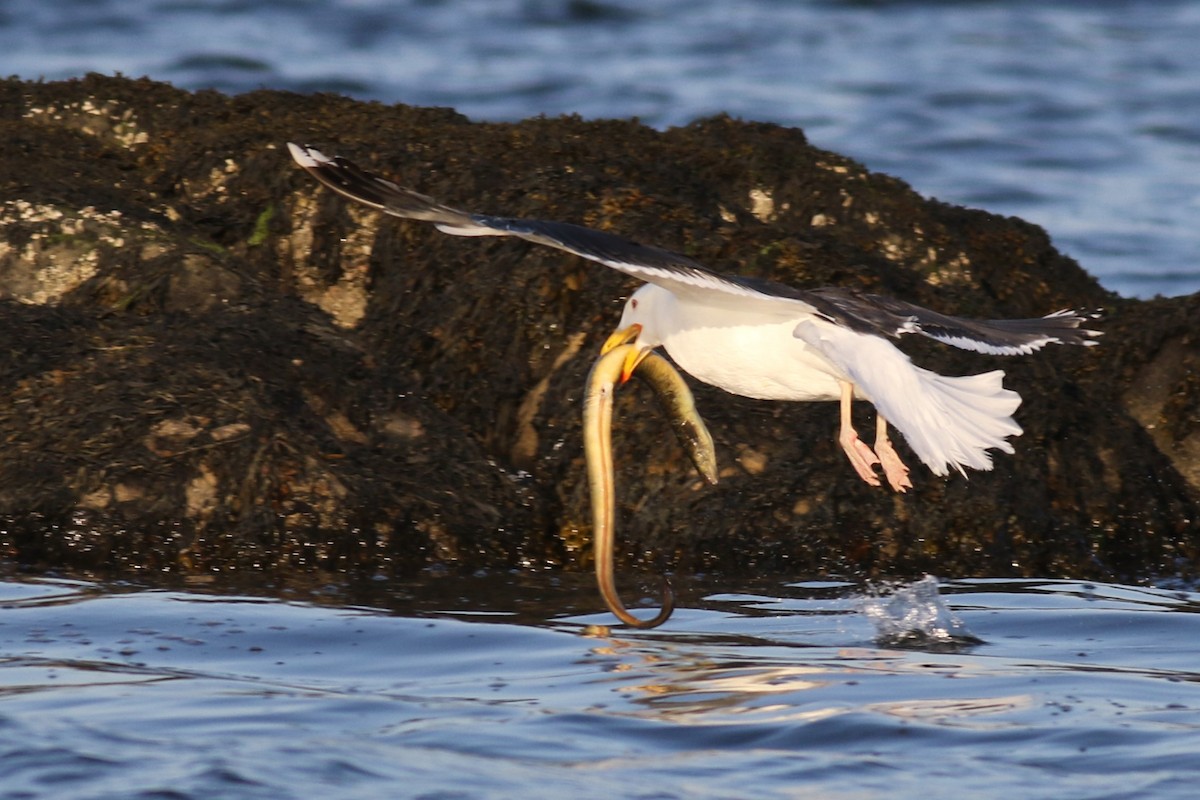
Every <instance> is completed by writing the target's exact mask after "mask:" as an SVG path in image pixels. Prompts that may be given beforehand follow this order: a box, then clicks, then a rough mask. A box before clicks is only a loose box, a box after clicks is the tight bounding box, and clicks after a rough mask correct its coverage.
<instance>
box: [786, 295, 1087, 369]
mask: <svg viewBox="0 0 1200 800" xmlns="http://www.w3.org/2000/svg"><path fill="white" fill-rule="evenodd" d="M808 294H809V295H811V296H812V298H813V299H812V300H811V302H812V304H813V305H814V306H815V307H816V308H817V310H818V311H819V312H821V313H822V314H824V315H826V316H828V317H830V318H832V319H834V320H835V321H837V322H838V323H840V324H842V325H846V326H847V327H849V328H852V329H854V330H857V331H860V332H862V333H875V334H886V335H888V336H901V335H903V334H906V333H919V334H921V335H922V336H928V337H929V338H930V339H935V340H937V341H939V342H943V343H944V344H949V345H953V346H954V347H961V348H962V349H964V350H973V351H975V352H977V353H988V354H991V355H1005V356H1010V355H1023V354H1026V353H1032V352H1033V351H1035V350H1039V349H1041V348H1042V347H1045V346H1046V345H1048V344H1074V345H1094V344H1096V343H1097V342H1096V337H1097V336H1100V335H1101V332H1100V331H1095V330H1090V329H1088V328H1081V327H1080V326H1081V325H1082V324H1083V323H1085V322H1087V321H1088V320H1090V319H1096V318H1098V317H1099V316H1100V315H1099V314H1098V313H1096V312H1077V311H1071V310H1063V311H1056V312H1054V313H1053V314H1047V315H1046V316H1044V317H1035V318H1032V319H987V320H982V319H965V318H963V317H953V316H950V315H949V314H940V313H938V312H937V311H931V310H929V309H927V308H922V307H921V306H918V305H913V304H912V303H906V302H904V301H903V300H896V299H894V298H891V297H884V296H883V295H877V294H864V293H860V292H853V291H850V290H847V289H838V288H825V289H814V290H812V291H810V292H808Z"/></svg>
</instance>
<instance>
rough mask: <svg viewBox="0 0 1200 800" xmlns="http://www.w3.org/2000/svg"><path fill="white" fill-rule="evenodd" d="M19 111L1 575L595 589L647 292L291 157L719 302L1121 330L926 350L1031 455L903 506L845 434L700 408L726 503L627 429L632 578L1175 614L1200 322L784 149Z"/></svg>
mask: <svg viewBox="0 0 1200 800" xmlns="http://www.w3.org/2000/svg"><path fill="white" fill-rule="evenodd" d="M0 107H2V108H3V109H5V113H4V115H3V118H2V119H0V126H3V137H4V139H3V140H4V141H5V142H6V143H7V147H6V151H5V157H4V158H3V159H2V160H0V221H2V222H3V231H2V233H0V307H2V308H3V312H4V313H3V314H2V315H0V328H2V332H0V336H2V337H3V338H2V341H3V342H4V343H5V347H4V349H3V351H2V354H0V377H2V379H3V382H4V386H5V387H6V388H7V391H6V392H5V394H4V397H3V398H2V399H0V437H2V438H3V442H4V447H3V450H2V451H0V520H2V521H3V525H2V526H0V555H2V556H4V557H7V558H8V559H10V560H13V561H16V562H19V563H22V564H25V565H28V566H30V567H31V568H47V567H56V568H63V567H66V568H71V569H84V570H95V571H102V572H105V573H108V574H113V573H116V574H136V573H143V574H145V573H151V572H163V571H170V572H185V573H194V572H200V571H203V572H213V571H223V572H229V571H238V570H242V571H249V570H253V571H256V572H262V573H270V574H280V575H286V574H294V573H296V572H303V573H306V574H307V573H323V572H331V573H338V574H349V575H353V574H366V575H378V574H382V575H403V574H407V573H411V572H412V571H414V570H417V569H420V568H422V567H427V566H430V565H434V564H444V565H448V566H451V567H454V568H462V569H476V568H479V567H488V568H513V567H518V568H526V569H541V568H544V567H547V566H553V567H557V566H562V567H567V568H581V567H586V566H587V560H588V543H589V533H588V526H587V522H586V521H587V520H588V519H589V513H588V506H587V502H588V499H587V492H586V486H585V483H584V481H585V476H584V469H583V462H582V446H581V442H580V435H579V434H580V411H581V409H580V406H579V403H580V397H581V394H582V387H583V383H584V378H585V376H586V374H587V371H588V368H589V367H590V364H591V362H592V360H593V358H594V357H595V355H596V352H597V348H598V346H599V344H600V342H602V341H603V339H604V337H605V336H606V335H607V333H609V332H610V331H611V329H612V328H613V326H614V325H615V323H616V321H617V319H618V317H619V314H620V308H621V301H622V298H623V297H624V296H626V295H627V294H628V292H629V291H630V290H631V289H632V288H633V286H634V284H633V283H632V282H631V281H629V280H628V279H626V278H624V277H623V276H621V275H620V274H617V273H615V272H613V271H611V270H606V269H603V268H601V267H598V266H595V265H591V264H587V263H585V262H582V261H581V260H579V259H575V258H573V257H568V256H565V255H564V254H562V253H559V252H556V251H552V250H548V249H545V248H538V247H536V246H533V245H529V244H527V243H524V242H520V241H516V240H477V239H462V238H454V237H447V236H444V235H442V234H439V233H438V232H436V231H435V230H432V229H430V228H428V227H426V226H422V225H419V224H415V223H405V222H400V221H396V220H392V219H390V218H384V217H381V216H380V215H377V214H375V213H373V212H370V211H369V210H367V209H364V208H361V207H357V206H353V205H350V204H348V203H346V202H344V201H342V200H341V199H339V198H337V197H335V196H333V195H332V193H330V192H328V191H326V190H324V189H322V188H320V187H319V186H317V185H316V183H315V182H314V181H312V180H311V179H310V178H309V177H308V176H307V175H306V174H305V173H304V172H303V171H301V170H299V169H297V168H295V167H294V166H293V165H292V163H291V161H290V159H289V158H288V156H287V153H286V149H284V147H283V145H284V143H285V142H286V141H288V140H300V141H305V142H310V143H312V144H314V145H317V146H319V147H321V148H322V149H325V150H326V151H328V152H337V153H341V154H344V155H347V156H351V157H353V158H355V159H356V160H358V161H359V162H360V163H362V164H364V165H367V166H370V167H372V168H374V169H378V170H380V171H383V172H385V173H388V174H392V175H394V176H396V178H397V180H398V181H400V182H402V183H404V184H406V185H409V186H412V187H413V188H415V189H417V190H418V191H422V192H426V193H428V194H431V195H433V196H435V197H438V198H439V199H443V200H445V201H446V202H448V203H451V204H457V205H460V206H462V207H465V208H469V209H475V210H480V211H492V212H497V213H507V214H513V215H522V216H540V217H546V218H551V219H562V220H569V221H575V222H580V223H583V224H586V225H590V226H593V227H597V228H601V229H606V230H612V231H616V232H619V233H621V234H623V235H625V236H628V237H629V238H633V239H638V240H642V241H646V242H652V243H657V244H660V245H662V246H666V247H670V248H672V249H676V250H680V251H682V252H685V253H687V254H689V255H691V256H693V257H695V258H697V259H698V260H700V261H702V262H704V263H707V264H709V265H711V266H713V267H714V268H717V269H721V270H728V271H736V272H741V273H743V274H753V275H761V276H769V277H772V278H775V279H778V280H782V281H785V282H790V283H794V284H796V285H810V286H811V285H822V284H830V283H836V284H841V285H848V286H856V287H860V288H863V289H868V290H872V291H880V292H884V293H888V294H894V295H897V296H900V297H903V298H905V299H907V300H911V301H914V302H918V303H921V304H924V305H928V306H930V307H933V308H937V309H939V310H943V311H946V312H950V313H955V314H963V315H970V316H980V317H1002V316H1035V315H1040V314H1044V313H1046V312H1048V311H1053V310H1056V309H1059V308H1063V307H1067V306H1074V307H1097V308H1103V309H1104V310H1105V311H1106V312H1107V315H1108V316H1107V318H1106V319H1105V321H1104V322H1103V327H1104V329H1105V330H1106V331H1107V336H1106V337H1105V338H1104V339H1103V340H1102V346H1100V347H1097V348H1087V349H1083V348H1072V349H1066V348H1049V349H1048V350H1047V351H1045V352H1043V353H1039V354H1037V355H1035V356H1032V357H1028V358H1022V359H1014V360H999V359H991V358H987V357H983V356H978V355H974V354H971V353H963V352H958V351H952V350H950V349H948V348H944V347H937V346H925V345H922V344H921V343H917V342H913V343H908V342H906V343H905V346H906V348H907V349H909V351H910V352H912V353H913V354H914V358H915V359H916V360H917V361H918V362H920V363H922V364H923V365H925V366H928V367H930V368H932V369H937V370H939V371H948V372H952V373H954V372H957V373H960V374H966V373H971V372H979V371H984V370H988V369H993V368H996V367H997V366H1001V367H1003V368H1004V369H1006V370H1007V371H1008V378H1007V379H1006V384H1007V385H1008V386H1010V387H1011V388H1013V389H1016V390H1017V391H1018V392H1020V393H1021V394H1022V395H1023V397H1024V398H1025V403H1024V405H1023V406H1022V408H1021V409H1020V411H1019V412H1018V420H1019V421H1020V423H1021V424H1022V425H1023V426H1024V428H1025V434H1024V435H1023V436H1022V437H1020V438H1019V439H1017V440H1016V441H1015V445H1016V448H1017V452H1016V455H1014V456H1007V455H1003V454H998V455H997V457H996V464H997V466H996V469H995V470H994V471H992V472H990V473H972V474H971V476H970V479H969V480H965V479H963V478H962V477H961V476H954V477H951V478H950V479H940V478H936V477H935V476H933V475H932V474H930V473H929V472H928V471H927V470H926V469H924V467H922V466H920V465H918V464H917V463H915V459H914V458H913V457H912V456H911V454H909V461H910V464H912V465H913V466H914V472H913V477H914V483H915V484H916V489H915V490H914V491H913V492H910V493H909V494H908V495H905V496H897V495H894V494H892V493H889V492H887V491H883V490H879V489H872V488H871V487H868V486H866V485H865V484H863V483H861V481H859V480H858V478H857V477H856V476H855V474H854V472H853V470H851V469H850V468H849V467H848V466H847V465H846V464H845V463H844V459H843V457H842V456H841V454H840V453H839V452H838V450H837V448H836V445H835V443H834V438H833V432H834V429H835V426H836V417H837V414H836V407H835V406H834V405H832V404H808V405H800V404H794V405H785V404H778V403H762V402H755V401H751V400H746V399H742V398H736V397H732V396H729V395H726V394H723V393H721V392H720V391H718V390H714V389H710V388H708V387H703V386H696V387H695V389H696V394H697V402H698V404H699V407H700V409H701V412H702V413H703V414H704V416H705V418H706V420H707V422H708V424H709V427H710V429H711V430H712V432H713V435H714V437H715V439H716V442H717V448H718V456H719V458H720V461H721V465H722V468H723V472H722V481H721V484H720V485H718V486H716V487H707V486H705V485H703V483H702V482H701V481H699V480H698V478H697V477H696V476H695V475H694V474H693V473H692V471H691V467H690V464H689V463H688V462H687V459H686V456H685V455H684V454H683V452H682V451H681V450H680V449H679V448H678V446H677V445H676V444H675V443H674V441H673V439H672V437H671V436H670V434H669V433H668V425H667V423H666V421H665V420H663V419H662V418H661V416H660V412H659V411H658V408H657V405H656V404H655V401H654V400H653V399H651V398H649V397H647V396H646V395H647V392H646V391H645V390H640V391H639V390H637V389H633V388H629V389H626V390H623V392H622V397H620V398H619V403H618V412H617V418H618V428H617V430H616V431H615V437H614V438H615V446H616V452H617V463H618V490H619V492H620V496H621V501H620V506H621V521H620V524H619V527H618V536H619V539H620V541H621V543H622V545H623V547H622V551H623V553H622V557H623V559H624V561H625V562H626V563H627V564H630V563H633V562H645V565H646V566H647V567H649V568H658V567H662V566H669V567H673V568H676V569H681V570H709V571H714V570H719V571H726V572H730V573H750V572H753V573H770V574H774V575H779V576H782V577H797V578H799V577H804V576H812V575H856V576H863V575H866V576H878V575H891V576H904V575H913V574H918V573H921V572H925V571H928V572H933V573H936V574H938V575H941V576H968V575H993V576H1004V575H1031V576H1050V577H1054V576H1073V577H1078V578H1104V579H1117V580H1126V581H1129V580H1141V579H1148V578H1154V577H1163V576H1174V575H1184V576H1190V575H1192V574H1193V571H1194V565H1195V563H1196V553H1197V545H1198V544H1200V524H1198V523H1197V520H1198V519H1200V508H1198V504H1200V400H1198V398H1200V379H1198V378H1197V375H1198V374H1200V369H1198V368H1200V363H1198V362H1200V349H1198V346H1197V341H1196V337H1197V334H1196V332H1197V331H1200V319H1198V317H1200V297H1198V296H1193V297H1187V298H1175V299H1170V300H1162V299H1160V300H1155V301H1150V302H1138V301H1133V300H1127V299H1122V298H1119V297H1117V296H1115V295H1113V294H1111V293H1109V292H1106V291H1105V290H1103V289H1102V288H1101V287H1100V286H1099V285H1098V284H1097V283H1096V282H1095V280H1094V279H1092V278H1091V277H1089V276H1088V275H1087V274H1086V273H1085V272H1084V271H1083V270H1082V269H1080V267H1079V266H1078V265H1077V264H1076V263H1075V262H1074V261H1072V260H1071V259H1069V258H1067V257H1065V256H1063V255H1062V254H1060V253H1058V252H1057V251H1056V250H1055V249H1054V248H1053V247H1052V245H1051V244H1050V241H1049V239H1048V237H1047V236H1046V234H1045V232H1044V231H1042V230H1041V229H1039V228H1037V227H1035V226H1033V225H1030V224H1028V223H1024V222H1022V221H1020V220H1016V219H1011V218H1001V217H998V216H994V215H991V214H987V213H985V212H982V211H975V210H968V209H963V208H958V207H954V206H950V205H946V204H943V203H939V202H937V201H934V200H926V199H923V198H921V197H919V196H918V195H917V194H915V193H914V192H913V191H912V190H911V189H910V188H909V187H908V186H906V185H905V184H904V183H902V182H901V181H898V180H896V179H894V178H890V177H888V176H886V175H881V174H877V173H871V172H869V171H867V170H866V169H864V168H863V167H862V166H861V165H859V164H856V163H855V162H853V161H851V160H849V159H847V158H844V157H842V156H839V155H837V154H834V153H830V152H827V151H822V150H819V149H817V148H814V147H812V146H810V145H809V144H808V143H807V142H806V141H805V139H804V135H803V133H802V132H800V131H798V130H794V129H786V128H781V127H778V126H774V125H766V124H753V123H744V122H739V121H735V120H731V119H728V118H724V117H717V118H713V119H707V120H702V121H699V122H697V123H695V124H693V125H690V126H687V127H685V128H678V129H672V130H669V131H666V132H658V131H654V130H651V129H648V128H645V127H643V126H641V125H638V124H637V123H635V122H627V121H595V122H587V121H582V120H579V119H574V118H562V119H532V120H527V121H525V122H521V123H518V124H477V123H471V122H469V121H468V120H466V119H465V118H463V117H462V116H460V115H458V114H456V113H454V112H453V111H450V110H446V109H423V108H410V107H404V106H382V105H379V104H372V103H361V102H356V101H352V100H349V99H346V98H342V97H336V96H330V95H316V96H307V97H306V96H299V95H294V94H288V93H283V92H265V91H264V92H255V93H252V94H248V95H243V96H239V97H232V98H231V97H225V96H222V95H219V94H216V93H212V92H199V93H194V94H191V93H186V92H183V91H179V90H177V89H174V88H172V87H170V86H168V85H165V84H160V83H153V82H150V81H146V80H136V81H135V80H127V79H123V78H104V77H99V76H89V77H88V78H86V79H83V80H77V81H68V82H61V83H29V82H21V81H17V80H8V81H4V82H0ZM910 345H911V346H910ZM631 386H632V384H631ZM859 411H860V413H862V414H864V415H865V414H866V408H865V407H864V408H863V409H860V410H859ZM861 422H862V424H863V425H864V426H865V425H869V422H868V418H867V417H866V416H864V417H863V418H862V420H861ZM868 429H869V428H868ZM900 447H901V448H903V447H904V446H903V445H902V444H901V445H900ZM903 452H905V451H904V450H903V449H902V453H903Z"/></svg>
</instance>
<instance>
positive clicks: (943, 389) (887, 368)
mask: <svg viewBox="0 0 1200 800" xmlns="http://www.w3.org/2000/svg"><path fill="white" fill-rule="evenodd" d="M795 335H796V337H797V338H799V339H801V340H802V341H804V342H806V343H808V344H809V345H811V346H813V347H819V349H820V350H821V352H823V353H824V354H825V355H826V356H827V357H828V358H829V359H830V360H831V361H833V362H834V364H836V366H837V367H838V368H840V369H842V370H844V371H845V373H846V375H847V377H848V378H849V379H850V380H851V382H852V383H854V385H855V386H856V387H857V388H858V390H859V392H860V393H861V395H862V396H863V397H865V398H866V399H867V400H870V401H871V402H872V403H874V404H875V408H876V410H877V411H878V412H879V413H880V414H881V415H883V417H884V419H886V420H887V421H888V422H889V423H891V424H892V426H893V427H895V428H896V430H898V431H900V433H901V434H903V436H904V439H905V440H906V441H907V442H908V444H909V446H910V447H912V449H913V451H914V452H915V453H916V454H917V456H918V457H919V458H920V459H921V461H923V462H925V464H926V466H928V467H929V469H931V470H932V471H933V473H934V474H935V475H946V474H948V473H949V471H950V468H951V467H953V468H954V469H957V470H958V471H959V472H961V473H963V474H964V475H965V474H966V468H967V467H970V468H971V469H977V470H990V469H991V468H992V456H991V454H990V453H989V452H988V451H989V450H992V449H995V450H1001V451H1003V452H1005V453H1012V452H1013V447H1012V445H1011V444H1009V442H1008V440H1007V439H1008V437H1009V436H1020V435H1021V426H1020V425H1018V424H1017V423H1016V421H1015V420H1013V418H1012V414H1013V412H1014V411H1016V410H1017V407H1018V406H1020V405H1021V396H1020V395H1019V394H1017V393H1016V392H1014V391H1011V390H1009V389H1005V388H1004V385H1003V383H1002V381H1003V378H1004V372H1003V371H1002V370H994V371H992V372H985V373H982V374H979V375H965V376H962V377H946V376H943V375H938V374H937V373H936V372H930V371H929V370H927V369H922V368H920V367H918V366H916V365H914V364H913V363H912V361H911V360H910V359H909V358H908V356H906V355H905V354H904V353H902V352H901V351H899V350H897V349H896V348H895V347H894V346H893V345H892V344H891V343H890V342H888V341H887V340H886V339H883V338H881V337H878V336H863V335H861V334H856V333H854V332H852V331H849V330H847V329H845V328H840V327H837V326H835V325H831V324H824V323H821V322H816V321H814V322H803V323H800V324H799V325H797V326H796V330H795Z"/></svg>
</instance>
